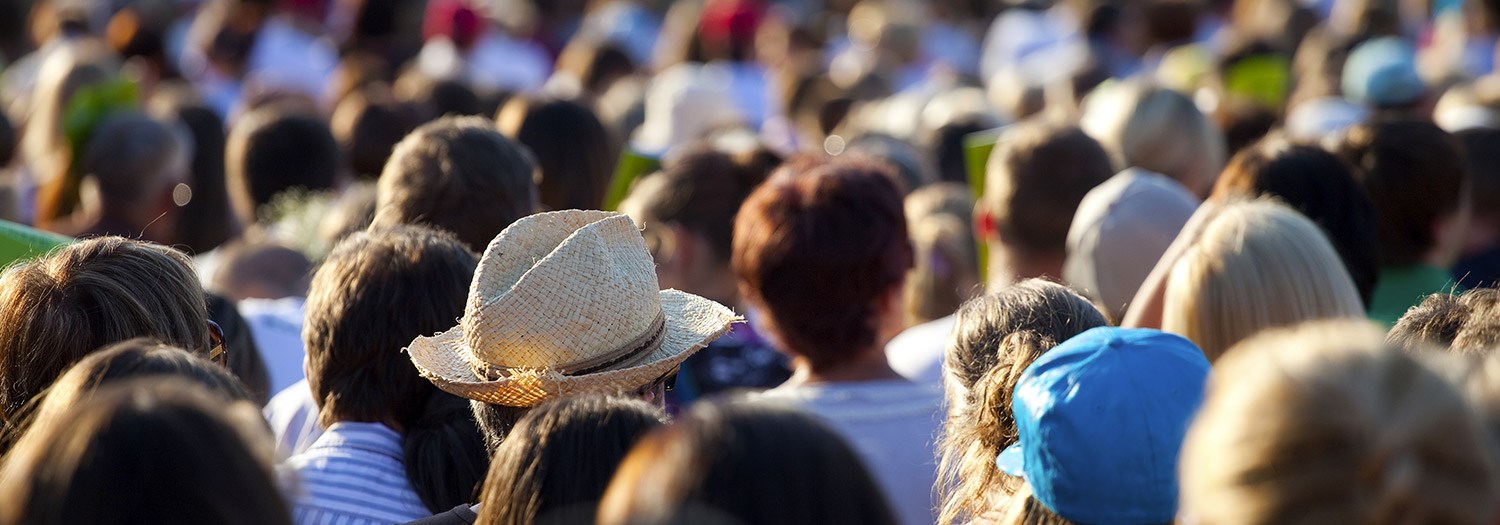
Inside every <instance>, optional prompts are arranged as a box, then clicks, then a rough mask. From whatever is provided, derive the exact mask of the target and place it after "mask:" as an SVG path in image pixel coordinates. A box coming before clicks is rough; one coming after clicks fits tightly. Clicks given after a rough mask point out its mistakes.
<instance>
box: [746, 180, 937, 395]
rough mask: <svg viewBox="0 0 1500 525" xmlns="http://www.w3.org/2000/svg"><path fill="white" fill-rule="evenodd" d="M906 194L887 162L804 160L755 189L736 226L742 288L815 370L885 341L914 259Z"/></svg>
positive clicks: (784, 340) (767, 323)
mask: <svg viewBox="0 0 1500 525" xmlns="http://www.w3.org/2000/svg"><path fill="white" fill-rule="evenodd" d="M906 233H907V232H906V218H905V217H904V216H903V215H902V203H901V192H900V190H899V189H898V183H897V182H896V180H895V176H894V175H893V174H891V173H890V171H889V170H888V169H887V168H885V167H884V166H881V165H878V164H868V163H864V162H861V161H850V160H835V161H829V162H823V161H818V160H815V159H811V158H807V159H803V160H802V161H792V162H790V163H788V164H787V165H786V166H783V167H782V168H781V169H780V170H778V171H777V172H776V173H775V174H774V175H772V176H771V178H770V180H767V181H766V183H765V184H762V185H761V186H760V187H759V188H756V190H755V191H754V192H753V193H751V194H750V197H749V199H747V200H746V201H745V204H744V205H743V206H742V207H741V208H740V211H739V214H738V216H737V217H736V218H735V224H734V258H733V261H732V266H733V268H734V271H735V273H736V274H737V275H738V277H739V279H740V289H741V293H742V294H743V295H744V296H745V297H746V298H748V299H749V300H750V301H751V303H752V304H754V305H755V306H756V307H758V308H759V309H760V311H761V313H763V314H765V316H764V317H762V318H761V319H762V320H763V321H764V323H763V325H762V326H764V327H765V328H766V329H767V330H768V331H769V332H770V333H771V334H772V336H773V337H775V338H776V339H778V341H779V342H780V343H781V344H782V346H783V348H784V349H786V350H787V351H790V352H792V353H794V354H796V355H799V356H802V357H804V358H806V359H807V360H808V361H809V362H810V363H811V364H812V366H814V367H815V368H823V367H826V366H831V365H838V364H842V363H844V362H846V361H849V360H852V359H856V358H857V357H859V356H860V354H861V353H863V352H865V351H867V350H869V349H870V348H871V347H873V346H875V345H881V344H884V341H881V340H880V338H881V337H882V336H884V337H889V336H890V335H894V334H883V333H882V332H885V331H886V330H885V328H886V327H883V326H881V325H880V324H881V319H879V317H880V316H881V314H882V313H883V312H882V308H884V307H885V305H884V304H883V303H884V301H885V300H886V299H887V298H888V297H889V295H890V294H892V293H896V292H897V291H898V290H896V289H895V287H896V286H898V285H900V284H901V282H902V279H903V278H904V277H905V275H906V271H907V269H909V268H910V267H911V260H912V254H911V245H910V243H909V242H908V240H907V235H906Z"/></svg>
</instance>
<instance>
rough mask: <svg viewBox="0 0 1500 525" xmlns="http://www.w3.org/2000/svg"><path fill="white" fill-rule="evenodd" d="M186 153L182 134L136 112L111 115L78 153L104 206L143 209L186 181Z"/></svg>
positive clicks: (189, 143)
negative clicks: (81, 155) (154, 199)
mask: <svg viewBox="0 0 1500 525" xmlns="http://www.w3.org/2000/svg"><path fill="white" fill-rule="evenodd" d="M191 152H192V139H191V137H190V136H189V135H188V134H187V132H186V130H183V129H180V128H178V127H177V126H173V125H169V124H166V123H163V122H160V121H157V120H155V119H152V118H150V117H147V116H145V115H143V114H140V113H134V112H129V113H124V114H120V115H115V116H112V117H109V118H108V119H107V120H105V121H104V122H103V123H101V124H100V125H99V127H98V128H97V129H95V130H94V132H93V134H92V135H91V136H90V138H89V142H88V145H87V147H85V148H84V151H83V170H84V176H85V177H92V179H93V180H94V181H96V182H97V184H98V188H99V197H100V199H101V200H102V201H103V203H104V206H106V207H121V208H132V207H136V208H139V207H147V206H151V205H154V204H155V203H152V202H150V199H153V198H160V197H162V196H163V195H164V194H165V193H166V192H168V191H171V190H172V187H173V186H175V185H177V184H179V183H186V182H188V180H187V171H188V161H189V159H190V158H191V156H190V154H191ZM130 226H131V227H132V228H139V227H142V226H144V225H130ZM121 233H123V232H121Z"/></svg>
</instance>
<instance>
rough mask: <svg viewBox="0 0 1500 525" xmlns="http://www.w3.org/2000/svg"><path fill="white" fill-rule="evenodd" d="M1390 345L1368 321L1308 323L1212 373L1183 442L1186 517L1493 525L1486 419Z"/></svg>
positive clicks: (1239, 348)
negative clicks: (1409, 520)
mask: <svg viewBox="0 0 1500 525" xmlns="http://www.w3.org/2000/svg"><path fill="white" fill-rule="evenodd" d="M1383 339H1384V335H1383V334H1382V331H1381V330H1380V329H1379V328H1377V327H1374V326H1372V325H1370V324H1369V323H1368V322H1365V321H1345V322H1321V323H1311V324H1308V325H1304V326H1300V327H1296V328H1290V329H1283V330H1274V331H1270V332H1267V333H1264V334H1261V335H1258V336H1256V337H1254V338H1252V339H1249V340H1246V341H1245V342H1243V343H1240V344H1239V345H1236V346H1235V348H1234V349H1233V350H1231V351H1230V352H1229V353H1228V354H1226V355H1225V356H1224V357H1223V358H1222V359H1220V360H1219V361H1218V362H1217V363H1215V364H1214V369H1213V372H1212V375H1211V376H1210V379H1209V382H1208V392H1207V394H1206V396H1205V398H1204V402H1203V407H1202V409H1201V410H1200V411H1199V413H1198V416H1197V417H1196V418H1195V419H1194V421H1193V423H1192V426H1191V428H1190V429H1189V430H1188V433H1187V437H1186V439H1185V440H1184V442H1183V448H1182V458H1181V461H1180V464H1181V465H1182V470H1181V476H1182V483H1181V486H1182V494H1181V498H1182V508H1181V509H1180V514H1179V516H1182V517H1183V518H1184V519H1185V520H1187V521H1191V522H1195V523H1201V524H1204V525H1217V524H1227V523H1235V524H1252V525H1253V524H1271V523H1298V522H1314V521H1315V522H1319V523H1359V522H1365V521H1371V520H1374V521H1381V520H1382V519H1385V518H1392V517H1395V516H1421V517H1422V518H1418V519H1422V520H1436V521H1445V522H1451V523H1489V522H1491V521H1493V519H1494V516H1495V504H1496V497H1495V494H1496V491H1495V489H1496V480H1495V471H1494V466H1493V453H1492V451H1491V446H1490V444H1489V443H1490V442H1489V438H1488V436H1487V435H1486V434H1487V433H1486V432H1485V429H1484V427H1483V426H1482V424H1481V422H1480V421H1479V420H1478V418H1477V417H1476V415H1475V413H1474V411H1473V410H1472V409H1471V408H1470V406H1469V404H1468V403H1467V402H1465V400H1464V398H1463V395H1462V393H1461V392H1460V391H1459V390H1458V388H1457V387H1456V386H1455V385H1453V384H1451V383H1450V382H1449V381H1448V380H1446V379H1445V378H1444V377H1442V375H1441V374H1440V373H1438V372H1437V371H1435V370H1433V369H1429V368H1428V367H1427V366H1426V365H1424V363H1423V362H1422V361H1421V360H1420V359H1418V358H1417V357H1415V356H1413V355H1409V354H1407V353H1405V352H1403V351H1401V349H1398V348H1396V347H1394V346H1392V345H1388V344H1385V343H1384V342H1383ZM1229 452H1232V453H1229Z"/></svg>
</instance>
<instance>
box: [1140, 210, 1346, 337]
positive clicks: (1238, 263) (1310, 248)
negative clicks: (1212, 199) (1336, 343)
mask: <svg viewBox="0 0 1500 525" xmlns="http://www.w3.org/2000/svg"><path fill="white" fill-rule="evenodd" d="M1167 279H1168V282H1167V288H1166V295H1165V299H1164V302H1163V307H1162V329H1163V330H1166V331H1169V332H1174V333H1177V334H1181V335H1183V336H1185V337H1187V338H1188V339H1191V340H1192V341H1193V342H1194V343H1197V344H1198V346H1199V347H1202V348H1203V352H1204V353H1205V354H1207V355H1208V357H1209V359H1210V360H1213V359H1217V358H1218V356H1219V355H1221V354H1223V353H1224V351H1225V350H1227V349H1229V347H1230V346H1232V345H1234V344H1235V343H1237V342H1239V341H1240V340H1241V339H1244V338H1246V337H1249V336H1251V335H1253V334H1255V333H1256V332H1259V331H1261V330H1265V329H1267V328H1275V327H1278V326H1288V325H1292V324H1297V323H1301V322H1303V321H1310V320H1315V319H1328V318H1348V317H1364V313H1365V311H1364V306H1363V305H1362V304H1361V303H1360V300H1359V292H1358V291H1356V290H1355V288H1354V281H1353V279H1351V278H1350V277H1349V272H1348V271H1347V270H1345V269H1344V265H1343V263H1341V262H1340V261H1339V258H1338V253H1337V252H1335V251H1334V249H1333V245H1332V244H1330V243H1329V242H1328V238H1327V237H1326V236H1324V235H1323V232H1322V231H1321V230H1319V229H1318V226H1317V225H1316V224H1313V223H1312V221H1310V220H1308V219H1307V218H1306V217H1303V216H1302V214H1299V213H1297V212H1296V211H1295V210H1292V209H1291V208H1288V207H1286V206H1284V205H1281V204H1277V203H1275V202H1273V201H1268V200H1256V201H1244V202H1233V203H1229V204H1225V205H1223V206H1222V208H1221V209H1220V210H1218V214H1217V215H1216V216H1215V217H1213V218H1212V219H1210V220H1209V222H1208V224H1207V225H1205V226H1204V229H1203V233H1202V236H1201V237H1200V238H1199V240H1198V242H1197V243H1196V244H1194V245H1193V246H1192V247H1190V248H1189V249H1188V250H1187V251H1186V252H1185V253H1184V254H1183V255H1182V257H1181V258H1180V259H1179V260H1178V261H1177V263H1176V264H1175V265H1174V266H1173V267H1172V270H1171V274H1170V275H1169V277H1168V278H1167Z"/></svg>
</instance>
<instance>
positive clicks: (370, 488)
mask: <svg viewBox="0 0 1500 525" xmlns="http://www.w3.org/2000/svg"><path fill="white" fill-rule="evenodd" d="M401 458H402V454H401V435H400V434H397V433H396V431H394V430H391V429H390V428H389V427H386V426H385V425H382V424H380V423H353V422H339V423H334V424H333V426H331V427H329V428H328V431H327V432H325V433H324V434H323V435H322V436H321V437H319V438H318V440H317V441H315V442H313V444H312V446H311V447H308V449H307V451H306V452H303V453H301V454H298V455H295V456H292V457H291V458H288V459H287V460H286V462H285V463H282V464H281V468H280V471H281V474H282V479H283V480H284V482H285V483H286V488H287V491H288V493H289V494H290V495H291V496H290V498H291V499H292V501H293V502H294V505H293V509H292V518H293V521H294V522H296V523H297V524H298V525H390V524H392V523H405V522H408V521H411V520H414V519H417V518H423V517H427V516H431V515H432V512H431V511H429V510H427V507H425V506H423V505H422V500H421V499H420V498H418V497H417V494H416V492H415V491H413V490H412V487H411V482H409V481H407V479H406V468H405V467H404V466H403V464H402V459H401Z"/></svg>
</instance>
